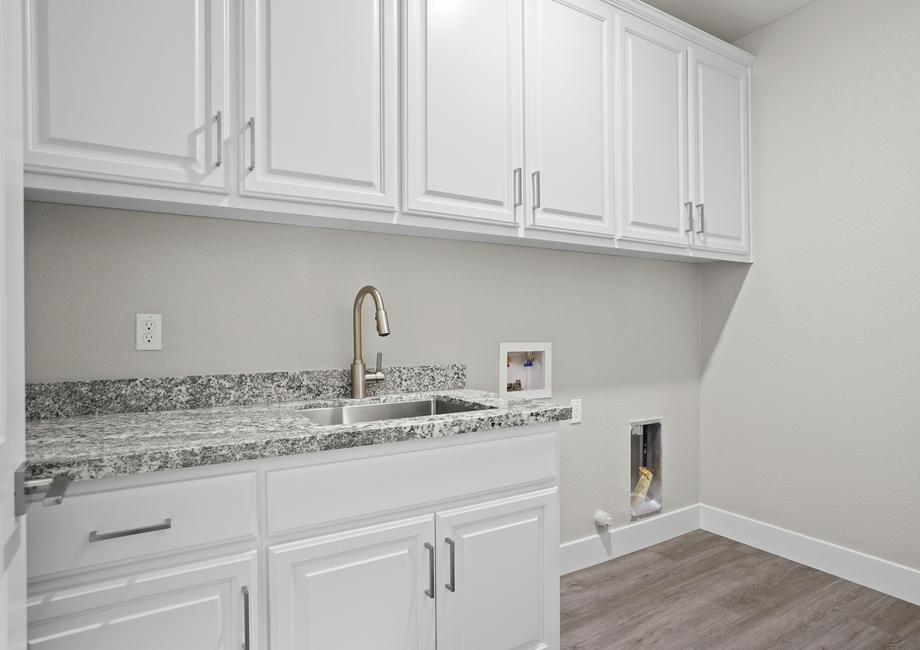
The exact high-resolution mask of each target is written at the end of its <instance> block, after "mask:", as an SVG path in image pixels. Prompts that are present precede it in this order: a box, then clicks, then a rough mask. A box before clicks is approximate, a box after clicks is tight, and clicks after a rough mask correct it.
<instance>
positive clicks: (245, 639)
mask: <svg viewBox="0 0 920 650" xmlns="http://www.w3.org/2000/svg"><path fill="white" fill-rule="evenodd" d="M243 650H249V587H243Z"/></svg>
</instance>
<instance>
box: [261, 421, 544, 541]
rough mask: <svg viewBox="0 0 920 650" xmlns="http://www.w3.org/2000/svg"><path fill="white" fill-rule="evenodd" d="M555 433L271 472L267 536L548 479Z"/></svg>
mask: <svg viewBox="0 0 920 650" xmlns="http://www.w3.org/2000/svg"><path fill="white" fill-rule="evenodd" d="M491 435H495V434H491ZM556 436H557V434H556V431H555V430H553V431H544V432H541V433H533V434H531V435H525V436H515V437H511V438H502V437H498V438H496V439H494V440H485V441H484V440H482V438H481V437H475V436H474V435H472V434H471V435H470V436H469V437H468V439H467V440H468V443H466V444H456V445H451V446H444V447H436V448H434V449H432V448H431V447H428V448H425V449H420V450H416V451H411V452H408V451H402V450H400V451H399V453H391V454H389V455H384V456H372V457H369V458H359V459H347V460H341V461H338V462H326V463H321V464H320V463H317V464H312V465H308V466H303V465H301V466H299V467H293V468H289V469H274V470H272V469H270V470H268V471H267V472H266V474H265V482H266V484H265V489H266V494H267V498H266V503H267V504H268V515H267V522H268V524H267V525H268V535H269V536H274V535H279V534H285V533H289V532H294V531H296V530H300V529H305V528H309V527H312V526H322V525H326V524H333V523H337V522H343V521H348V520H355V519H358V518H360V517H364V516H370V515H375V514H380V513H384V512H393V511H397V510H401V509H404V508H411V507H414V506H421V505H423V504H424V505H428V504H437V503H438V502H443V501H445V500H449V499H458V498H464V497H468V496H472V495H476V494H482V493H486V492H489V491H493V490H502V489H509V488H514V487H517V486H521V485H529V484H534V483H538V482H549V481H554V480H556V479H557V478H558V476H559V467H558V458H557V447H558V440H557V437H556ZM474 441H475V442H474ZM469 443H472V444H469Z"/></svg>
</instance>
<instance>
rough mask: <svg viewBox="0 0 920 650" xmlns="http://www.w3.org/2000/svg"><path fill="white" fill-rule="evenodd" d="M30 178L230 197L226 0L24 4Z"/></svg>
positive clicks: (38, 0) (32, 0) (33, 0)
mask: <svg viewBox="0 0 920 650" xmlns="http://www.w3.org/2000/svg"><path fill="white" fill-rule="evenodd" d="M25 6H26V25H27V30H26V39H27V44H26V144H25V162H26V169H27V171H39V172H45V173H50V174H60V175H65V176H75V177H81V178H100V179H103V180H113V181H125V182H131V183H140V184H145V185H162V186H180V187H185V188H195V189H204V190H211V191H220V192H226V191H227V182H226V180H227V176H226V174H225V170H226V151H225V147H224V143H225V142H226V140H227V138H228V136H229V131H228V127H229V124H228V122H227V119H228V117H227V107H226V92H227V83H226V73H227V61H226V42H227V40H226V38H227V37H226V34H227V28H226V24H225V21H226V6H225V0H157V2H149V0H82V1H81V2H74V1H73V0H26V5H25Z"/></svg>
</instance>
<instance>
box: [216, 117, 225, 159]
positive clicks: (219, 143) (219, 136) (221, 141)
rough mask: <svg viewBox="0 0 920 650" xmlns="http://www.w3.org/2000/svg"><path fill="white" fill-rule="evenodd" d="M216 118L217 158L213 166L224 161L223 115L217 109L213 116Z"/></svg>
mask: <svg viewBox="0 0 920 650" xmlns="http://www.w3.org/2000/svg"><path fill="white" fill-rule="evenodd" d="M214 119H215V120H217V160H216V161H215V162H214V166H215V167H220V165H221V163H223V162H224V157H223V148H224V115H223V113H221V112H220V111H217V115H216V116H215V117H214Z"/></svg>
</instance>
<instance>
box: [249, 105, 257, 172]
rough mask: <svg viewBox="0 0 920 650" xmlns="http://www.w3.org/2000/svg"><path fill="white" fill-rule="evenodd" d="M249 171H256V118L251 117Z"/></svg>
mask: <svg viewBox="0 0 920 650" xmlns="http://www.w3.org/2000/svg"><path fill="white" fill-rule="evenodd" d="M247 124H249V171H251V172H254V171H255V170H256V118H255V117H250V118H249V122H247Z"/></svg>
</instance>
